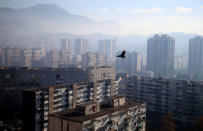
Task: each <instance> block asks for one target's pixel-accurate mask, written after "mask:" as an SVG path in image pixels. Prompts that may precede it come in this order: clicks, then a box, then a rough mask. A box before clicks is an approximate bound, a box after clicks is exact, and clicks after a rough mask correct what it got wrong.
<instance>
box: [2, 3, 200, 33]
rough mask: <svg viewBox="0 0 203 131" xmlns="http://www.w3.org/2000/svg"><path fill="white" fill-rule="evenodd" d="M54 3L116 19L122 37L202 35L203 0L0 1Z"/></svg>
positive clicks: (20, 5)
mask: <svg viewBox="0 0 203 131" xmlns="http://www.w3.org/2000/svg"><path fill="white" fill-rule="evenodd" d="M37 3H55V4H57V5H59V6H61V7H63V8H65V9H66V10H67V11H69V12H71V13H72V14H78V15H84V16H87V17H89V18H91V19H94V20H98V21H101V20H114V21H116V22H117V23H120V24H121V25H122V28H121V29H120V32H118V33H119V34H150V33H170V32H185V33H200V34H203V24H202V23H203V0H0V7H3V6H6V7H12V8H24V7H29V6H32V5H35V4H37Z"/></svg>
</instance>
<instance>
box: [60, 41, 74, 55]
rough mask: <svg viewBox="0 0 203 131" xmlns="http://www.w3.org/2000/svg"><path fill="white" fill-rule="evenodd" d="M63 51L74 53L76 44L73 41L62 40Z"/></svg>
mask: <svg viewBox="0 0 203 131" xmlns="http://www.w3.org/2000/svg"><path fill="white" fill-rule="evenodd" d="M61 50H65V51H67V52H68V53H70V54H73V53H74V43H73V40H72V39H61Z"/></svg>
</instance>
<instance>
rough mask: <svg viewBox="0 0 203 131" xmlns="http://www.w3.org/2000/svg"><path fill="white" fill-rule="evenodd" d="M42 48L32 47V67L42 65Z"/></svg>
mask: <svg viewBox="0 0 203 131" xmlns="http://www.w3.org/2000/svg"><path fill="white" fill-rule="evenodd" d="M42 57H43V56H42V50H41V49H40V48H33V49H32V67H42V66H43V64H44V63H43V62H42Z"/></svg>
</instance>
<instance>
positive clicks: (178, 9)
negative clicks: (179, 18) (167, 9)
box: [176, 6, 192, 13]
mask: <svg viewBox="0 0 203 131" xmlns="http://www.w3.org/2000/svg"><path fill="white" fill-rule="evenodd" d="M191 11H192V9H191V8H184V7H180V6H179V7H176V13H188V12H191Z"/></svg>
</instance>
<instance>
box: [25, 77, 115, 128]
mask: <svg viewBox="0 0 203 131" xmlns="http://www.w3.org/2000/svg"><path fill="white" fill-rule="evenodd" d="M117 88H118V86H117V85H115V84H114V82H113V81H112V80H103V81H97V82H94V83H93V82H89V83H86V82H83V83H73V84H67V85H59V86H51V87H47V88H34V89H26V90H23V91H22V103H23V120H24V125H25V130H29V131H31V130H33V131H45V130H48V120H49V118H48V114H50V113H55V112H59V111H64V110H67V109H73V108H75V107H76V106H77V105H78V104H81V103H83V102H88V101H94V102H96V101H97V102H102V101H104V100H105V99H106V98H108V97H109V96H115V95H117V93H118V92H117ZM49 130H51V129H49Z"/></svg>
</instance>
